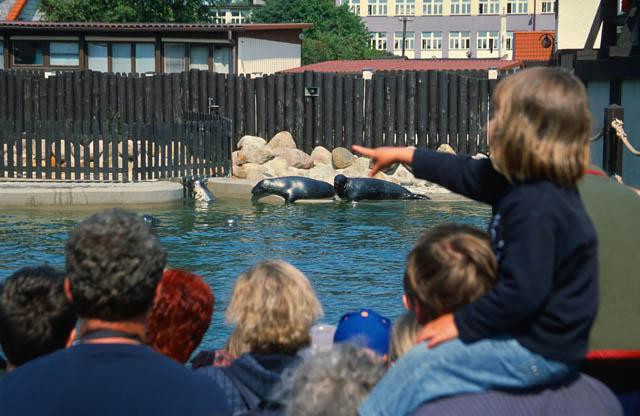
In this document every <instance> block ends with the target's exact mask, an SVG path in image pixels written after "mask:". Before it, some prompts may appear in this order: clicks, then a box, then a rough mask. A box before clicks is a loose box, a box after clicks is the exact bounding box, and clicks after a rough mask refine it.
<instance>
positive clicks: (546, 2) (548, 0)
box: [540, 0, 556, 14]
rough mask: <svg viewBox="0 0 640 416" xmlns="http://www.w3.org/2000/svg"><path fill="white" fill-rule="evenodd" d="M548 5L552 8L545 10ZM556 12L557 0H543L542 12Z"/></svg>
mask: <svg viewBox="0 0 640 416" xmlns="http://www.w3.org/2000/svg"><path fill="white" fill-rule="evenodd" d="M547 5H549V7H548V8H549V9H550V10H545V9H547V7H546V6H547ZM555 12H556V0H542V2H541V4H540V13H544V14H553V13H555Z"/></svg>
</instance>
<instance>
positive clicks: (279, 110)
mask: <svg viewBox="0 0 640 416" xmlns="http://www.w3.org/2000/svg"><path fill="white" fill-rule="evenodd" d="M275 77H276V133H277V132H280V131H283V130H284V129H285V127H284V118H285V114H284V111H285V106H284V104H285V103H284V100H285V98H284V96H285V93H284V88H285V86H284V84H285V76H284V74H276V75H275ZM271 136H272V135H270V137H271Z"/></svg>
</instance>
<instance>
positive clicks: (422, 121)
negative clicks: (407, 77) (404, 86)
mask: <svg viewBox="0 0 640 416" xmlns="http://www.w3.org/2000/svg"><path fill="white" fill-rule="evenodd" d="M416 82H417V85H416V90H417V95H418V105H417V109H416V120H417V130H418V138H417V141H416V145H417V147H421V148H426V147H427V146H428V143H429V140H428V134H429V133H428V132H429V130H428V122H429V73H428V72H427V71H420V72H418V74H417V80H416Z"/></svg>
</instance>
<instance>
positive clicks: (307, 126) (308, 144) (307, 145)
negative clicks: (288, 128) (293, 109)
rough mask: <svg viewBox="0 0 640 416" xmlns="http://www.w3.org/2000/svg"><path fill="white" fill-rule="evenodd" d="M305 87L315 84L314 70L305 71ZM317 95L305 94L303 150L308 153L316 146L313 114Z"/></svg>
mask: <svg viewBox="0 0 640 416" xmlns="http://www.w3.org/2000/svg"><path fill="white" fill-rule="evenodd" d="M303 77H304V87H305V88H309V87H313V86H314V81H313V72H310V71H305V72H304V75H303ZM316 99H317V97H315V98H314V97H311V96H307V95H306V94H305V97H304V127H303V128H304V132H303V135H304V138H303V140H302V142H303V150H304V151H305V152H307V153H311V151H312V150H313V147H314V140H313V114H314V108H315V107H314V105H315V102H314V100H316Z"/></svg>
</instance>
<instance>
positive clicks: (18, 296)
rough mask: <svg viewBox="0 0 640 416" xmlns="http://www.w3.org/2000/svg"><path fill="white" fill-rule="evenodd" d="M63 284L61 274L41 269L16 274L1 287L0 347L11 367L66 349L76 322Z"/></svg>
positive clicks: (23, 270)
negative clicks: (0, 346)
mask: <svg viewBox="0 0 640 416" xmlns="http://www.w3.org/2000/svg"><path fill="white" fill-rule="evenodd" d="M63 283H64V274H63V273H61V272H58V271H57V270H54V269H52V268H51V267H48V266H40V267H33V268H23V269H21V270H18V271H17V272H15V273H14V274H13V275H11V276H9V278H7V280H6V281H5V282H4V284H3V285H2V289H1V292H0V343H2V349H3V350H4V353H5V355H6V356H7V360H8V361H9V363H10V364H11V365H12V366H19V365H22V364H24V363H26V362H27V361H30V360H32V359H34V358H37V357H40V356H42V355H46V354H49V353H51V352H53V351H55V350H57V349H61V348H65V347H66V346H67V345H69V343H70V341H71V333H72V331H73V329H74V327H75V324H76V320H77V318H76V314H75V311H74V310H73V305H72V304H71V302H69V300H68V299H67V297H66V296H65V293H64V284H63Z"/></svg>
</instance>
